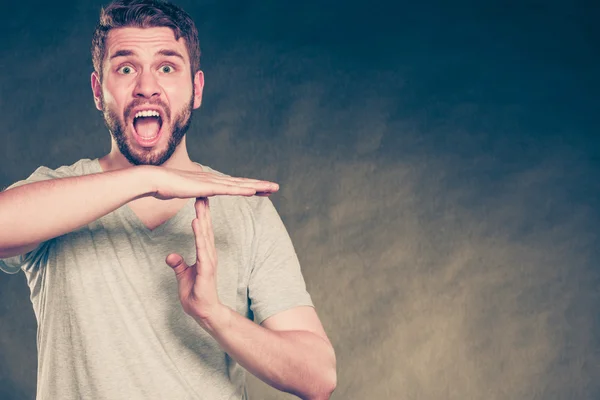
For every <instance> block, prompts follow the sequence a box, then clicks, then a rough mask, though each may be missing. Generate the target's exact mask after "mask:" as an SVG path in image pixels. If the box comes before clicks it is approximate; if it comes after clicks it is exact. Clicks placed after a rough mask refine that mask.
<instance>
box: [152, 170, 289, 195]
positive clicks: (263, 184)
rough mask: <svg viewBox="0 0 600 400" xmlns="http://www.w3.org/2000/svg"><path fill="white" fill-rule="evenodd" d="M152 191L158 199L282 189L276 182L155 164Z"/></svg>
mask: <svg viewBox="0 0 600 400" xmlns="http://www.w3.org/2000/svg"><path fill="white" fill-rule="evenodd" d="M150 174H151V175H150V176H151V179H152V183H153V191H152V195H153V196H154V197H156V198H157V199H161V200H168V199H173V198H180V199H183V198H193V197H196V198H198V197H210V196H216V195H229V196H254V195H258V196H268V195H270V194H271V193H274V192H276V191H278V190H279V185H277V184H276V183H274V182H269V181H262V180H257V179H248V178H236V177H230V176H222V175H217V174H214V173H211V172H194V171H183V170H178V169H172V168H165V167H160V168H158V167H151V170H150Z"/></svg>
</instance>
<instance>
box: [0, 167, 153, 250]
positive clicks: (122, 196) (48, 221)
mask: <svg viewBox="0 0 600 400" xmlns="http://www.w3.org/2000/svg"><path fill="white" fill-rule="evenodd" d="M148 173H151V172H149V171H148V170H147V169H144V168H140V167H133V168H126V169H122V170H118V171H112V172H107V173H99V174H91V175H84V176H78V177H70V178H62V179H52V180H46V181H41V182H35V183H31V184H27V185H23V186H20V187H17V188H14V189H10V190H7V191H4V192H2V193H0V226H1V227H2V229H0V255H4V256H6V254H7V253H10V251H11V249H16V248H20V247H23V246H27V245H30V244H32V243H38V242H41V241H44V240H48V239H51V238H54V237H57V236H60V235H63V234H65V233H68V232H71V231H73V230H75V229H78V228H80V227H81V226H84V225H86V224H88V223H90V222H92V221H94V220H96V219H98V218H100V217H102V216H103V215H106V214H108V213H109V212H111V211H113V210H115V209H117V208H119V207H121V206H122V205H124V204H126V203H128V202H129V201H131V200H134V199H135V198H138V197H141V196H144V195H148V194H149V193H150V191H151V187H149V185H148V183H147V182H148V179H143V178H144V177H145V176H146V175H145V174H148Z"/></svg>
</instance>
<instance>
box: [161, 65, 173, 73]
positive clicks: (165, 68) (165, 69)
mask: <svg viewBox="0 0 600 400" xmlns="http://www.w3.org/2000/svg"><path fill="white" fill-rule="evenodd" d="M160 70H161V72H164V73H165V74H170V73H173V72H175V68H173V67H172V66H170V65H163V66H162V67H160Z"/></svg>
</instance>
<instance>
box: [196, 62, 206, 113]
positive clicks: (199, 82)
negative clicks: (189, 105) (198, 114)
mask: <svg viewBox="0 0 600 400" xmlns="http://www.w3.org/2000/svg"><path fill="white" fill-rule="evenodd" d="M203 90H204V72H202V71H198V72H196V74H195V75H194V110H195V109H197V108H200V105H201V104H202V91H203Z"/></svg>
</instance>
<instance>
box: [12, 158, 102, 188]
mask: <svg viewBox="0 0 600 400" xmlns="http://www.w3.org/2000/svg"><path fill="white" fill-rule="evenodd" d="M94 162H95V160H90V159H88V158H84V159H81V160H78V161H76V162H75V163H73V164H70V165H62V166H60V167H58V168H49V167H47V166H45V165H42V166H39V167H38V168H37V169H36V170H35V171H33V173H31V175H29V176H28V177H27V178H26V179H23V180H20V181H17V182H15V183H13V184H12V185H10V186H9V187H8V188H6V189H7V190H8V189H12V188H15V187H18V186H22V185H24V184H27V183H33V182H39V181H44V180H50V179H58V178H68V177H72V176H81V175H87V174H92V173H95V172H100V171H98V170H97V166H96V165H95V164H94Z"/></svg>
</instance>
